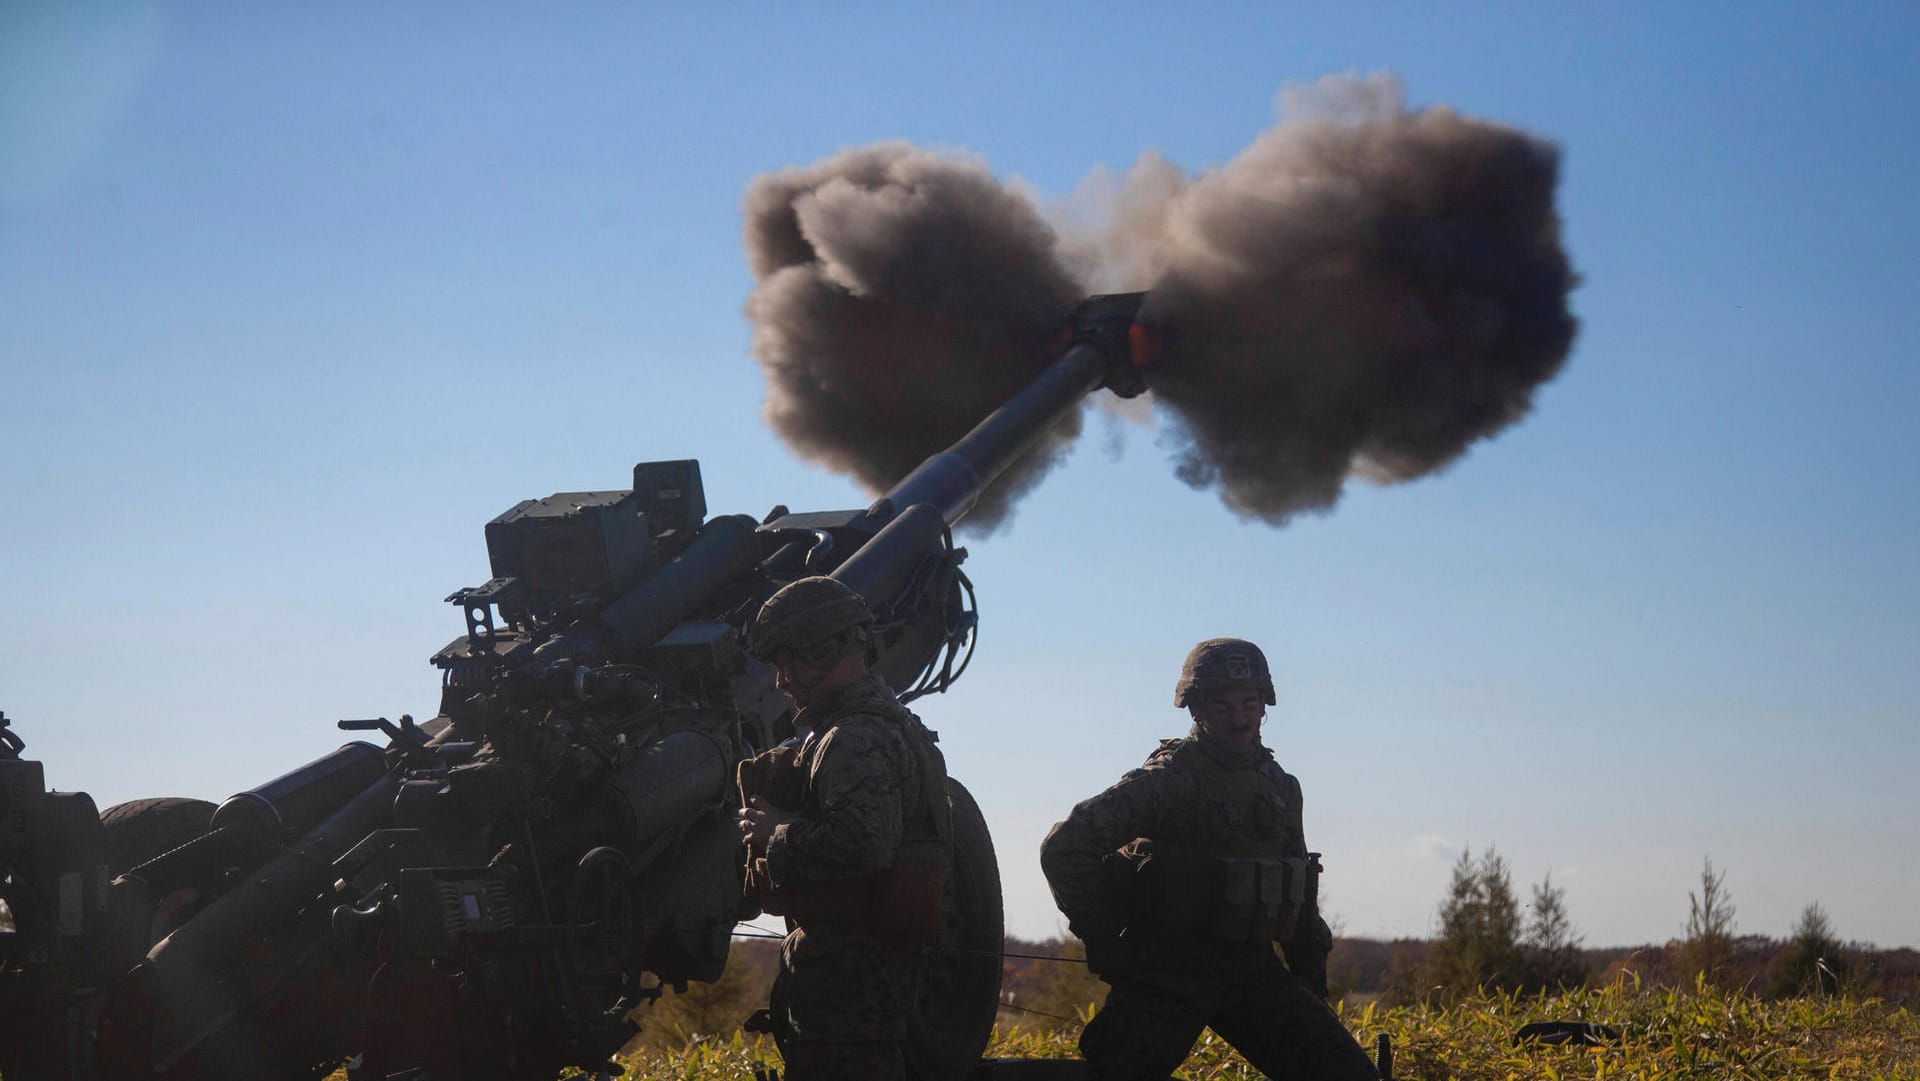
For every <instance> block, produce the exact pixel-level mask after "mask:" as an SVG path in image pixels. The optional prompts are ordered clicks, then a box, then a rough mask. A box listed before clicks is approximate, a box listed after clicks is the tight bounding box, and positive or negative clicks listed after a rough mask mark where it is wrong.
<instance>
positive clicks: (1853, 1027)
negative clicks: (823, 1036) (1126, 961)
mask: <svg viewBox="0 0 1920 1081" xmlns="http://www.w3.org/2000/svg"><path fill="white" fill-rule="evenodd" d="M1084 1015H1085V1011H1083V1016H1084ZM1342 1017H1343V1018H1344V1019H1345V1020H1346V1022H1347V1025H1348V1027H1349V1028H1351V1029H1352V1030H1353V1032H1354V1035H1355V1036H1356V1037H1357V1038H1358V1039H1359V1040H1360V1041H1361V1043H1362V1044H1363V1045H1365V1046H1367V1047H1372V1046H1373V1038H1374V1036H1375V1035H1376V1034H1377V1033H1382V1032H1384V1033H1386V1034H1387V1035H1388V1036H1389V1037H1391V1038H1392V1040H1393V1046H1394V1061H1395V1069H1394V1075H1395V1076H1396V1077H1399V1078H1403V1079H1408V1081H1520V1079H1527V1081H1532V1079H1543V1081H1562V1079H1573V1078H1596V1079H1600V1078H1610V1079H1616V1081H1679V1079H1683V1078H1686V1079H1693V1078H1698V1079H1707V1078H1711V1079H1714V1081H1774V1079H1780V1081H1800V1079H1808V1081H1811V1079H1816V1078H1818V1079H1823V1081H1824V1079H1847V1081H1891V1079H1896V1078H1898V1079H1907V1081H1913V1079H1920V1017H1916V1016H1915V1015H1914V1014H1913V1013H1911V1012H1909V1011H1908V1010H1905V1009H1900V1008H1896V1007H1892V1006H1888V1005H1887V1004H1885V1003H1884V1002H1881V1001H1880V1000H1878V999H1854V998H1848V997H1837V998H1832V997H1828V998H1806V999H1789V1000H1779V1001H1768V1000H1763V999H1760V998H1757V997H1753V996H1750V995H1746V994H1742V993H1739V992H1732V991H1723V990H1720V989H1718V988H1716V987H1714V986H1713V985H1711V984H1708V983H1705V982H1701V983H1699V984H1697V985H1696V986H1695V987H1694V988H1693V989H1692V990H1689V991H1674V990H1669V989H1664V988H1663V989H1657V990H1656V989H1643V988H1641V987H1640V986H1638V985H1637V984H1636V983H1634V982H1632V981H1623V982H1621V983H1618V984H1615V985H1613V986H1610V987H1605V988H1599V989H1594V990H1584V991H1576V992H1572V993H1568V994H1565V995H1559V996H1546V997H1541V996H1530V995H1520V994H1513V993H1505V994H1502V993H1488V994H1480V995H1473V996H1468V997H1466V998H1463V999H1461V1000H1460V1001H1458V1002H1456V1003H1455V1004H1453V1005H1451V1006H1446V1007H1440V1006H1407V1007H1396V1008H1392V1009H1376V1008H1374V1007H1371V1006H1367V1007H1362V1008H1359V1009H1357V1010H1344V1011H1343V1012H1342ZM1543 1020H1577V1021H1592V1022H1597V1023H1600V1024H1604V1025H1611V1026H1613V1027H1615V1028H1617V1029H1619V1030H1620V1032H1621V1039H1620V1042H1619V1043H1617V1044H1613V1045H1609V1046H1602V1047H1571V1046H1548V1045H1532V1046H1525V1047H1516V1046H1515V1045H1514V1043H1513V1033H1514V1031H1515V1030H1516V1029H1518V1028H1519V1027H1520V1026H1521V1025H1523V1024H1526V1023H1528V1022H1531V1021H1543ZM1074 1038H1075V1033H1074V1032H1073V1031H1072V1030H1071V1029H1070V1028H1068V1027H1065V1026H1061V1027H1057V1028H1054V1029H1050V1030H1049V1029H1040V1030H1034V1029H1028V1028H1018V1027H1003V1028H1001V1029H1000V1030H999V1031H998V1032H997V1033H996V1034H995V1038H994V1042H993V1045H992V1046H991V1047H990V1048H989V1049H988V1052H987V1053H988V1054H989V1055H990V1056H995V1057H1001V1056H1005V1057H1019V1058H1073V1057H1077V1052H1076V1051H1075V1049H1074ZM778 1061H779V1056H778V1054H777V1053H776V1052H775V1050H774V1048H773V1046H772V1044H771V1042H762V1041H751V1040H746V1039H742V1038H740V1037H737V1036H736V1037H732V1038H730V1039H726V1040H720V1039H705V1040H700V1041H697V1042H695V1043H693V1044H690V1045H687V1046H685V1047H683V1048H680V1049H678V1050H673V1051H668V1052H663V1053H656V1054H646V1055H641V1056H637V1057H635V1058H632V1059H628V1060H626V1062H627V1065H628V1067H629V1071H628V1076H629V1077H632V1078H640V1079H645V1081H667V1079H673V1081H723V1079H724V1081H737V1079H741V1078H749V1077H752V1076H753V1067H754V1065H755V1064H757V1063H762V1064H769V1065H777V1064H778ZM1181 1073H1182V1075H1183V1076H1185V1077H1187V1078H1189V1079H1193V1081H1200V1079H1208V1081H1211V1079H1214V1078H1235V1079H1238V1078H1250V1077H1255V1076H1257V1075H1256V1074H1254V1073H1253V1072H1252V1070H1251V1069H1250V1068H1249V1067H1248V1066H1247V1065H1246V1063H1245V1062H1244V1061H1242V1060H1241V1059H1240V1057H1239V1056H1238V1055H1235V1054H1234V1053H1233V1052H1232V1050H1231V1049H1229V1048H1228V1047H1227V1046H1226V1045H1225V1044H1224V1043H1220V1042H1219V1041H1217V1040H1214V1039H1213V1038H1212V1036H1211V1035H1208V1036H1203V1037H1202V1039H1201V1043H1200V1044H1199V1045H1198V1046H1196V1047H1195V1048H1194V1052H1193V1055H1192V1056H1191V1057H1189V1058H1188V1059H1187V1063H1186V1066H1185V1067H1184V1068H1183V1069H1182V1071H1181Z"/></svg>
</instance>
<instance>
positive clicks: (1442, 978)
mask: <svg viewBox="0 0 1920 1081" xmlns="http://www.w3.org/2000/svg"><path fill="white" fill-rule="evenodd" d="M1521 975H1522V965H1521V956H1520V903H1519V901H1518V900H1517V899H1515V897H1514V895H1513V875H1512V873H1511V872H1510V871H1509V870H1508V869H1507V861H1506V860H1504V859H1502V858H1501V857H1500V854H1499V853H1498V852H1496V851H1494V849H1493V848H1491V847H1489V848H1488V849H1487V854H1486V855H1485V856H1482V857H1481V858H1480V859H1478V860H1476V859H1474V858H1473V852H1472V850H1471V849H1468V850H1465V851H1462V852H1461V853H1460V859H1459V860H1458V861H1456V862H1455V863H1454V865H1453V879H1452V881H1451V882H1449V883H1448V886H1447V897H1446V900H1444V901H1442V902H1441V904H1440V936H1439V939H1438V940H1437V941H1436V942H1435V943H1434V945H1433V950H1432V952H1431V953H1430V954H1429V955H1428V958H1427V983H1428V984H1429V985H1431V986H1433V987H1434V989H1435V990H1436V991H1438V992H1439V993H1440V994H1442V995H1444V996H1447V997H1455V996H1458V995H1462V994H1467V993H1470V992H1472V991H1474V990H1476V989H1478V988H1482V987H1493V988H1511V987H1517V986H1519V985H1520V981H1521Z"/></svg>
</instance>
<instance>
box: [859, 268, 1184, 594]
mask: <svg viewBox="0 0 1920 1081" xmlns="http://www.w3.org/2000/svg"><path fill="white" fill-rule="evenodd" d="M1145 297H1146V294H1145V293H1116V294H1110V295H1107V296H1097V297H1090V298H1088V299H1087V300H1086V301H1085V302H1084V303H1082V304H1081V305H1080V307H1079V309H1078V310H1076V311H1075V312H1074V316H1073V322H1072V330H1073V332H1074V338H1073V340H1072V342H1071V343H1070V344H1069V345H1068V346H1067V348H1066V351H1065V352H1062V353H1061V354H1060V355H1059V356H1058V357H1056V358H1054V361H1053V363H1052V364H1049V365H1048V366H1047V367H1046V369H1045V370H1043V371H1042V372H1041V373H1040V374H1039V375H1038V376H1037V377H1035V379H1034V380H1033V382H1031V383H1028V384H1027V385H1026V386H1025V387H1022V388H1021V389H1020V391H1019V393H1017V394H1015V395H1014V396H1013V397H1012V398H1010V399H1008V400H1007V402H1006V404H1004V405H1002V406H1001V407H1000V408H998V409H996V410H994V411H993V412H992V413H989V414H987V417H986V419H985V420H982V421H981V422H980V423H979V424H976V425H974V427H973V430H972V431H970V432H968V433H967V434H966V435H964V436H961V437H960V441H959V442H957V443H955V444H954V445H953V446H951V447H948V448H947V449H946V450H943V451H941V452H940V453H938V454H935V455H933V456H932V457H930V458H928V459H927V460H926V461H924V462H921V463H920V464H919V465H918V466H917V467H915V468H914V470H913V472H911V473H908V474H907V475H906V476H905V477H903V478H902V479H901V480H900V482H899V483H897V484H895V485H894V486H893V487H892V488H890V489H888V490H887V493H886V494H885V495H883V496H881V497H880V499H879V500H878V501H877V502H875V503H874V505H873V507H872V509H871V510H870V511H869V512H868V513H869V514H871V515H872V516H873V517H875V518H876V519H878V520H881V521H886V523H887V524H886V527H885V528H883V529H881V530H880V532H879V533H878V534H877V535H876V536H875V537H874V538H873V540H871V541H869V542H867V543H866V544H865V545H863V546H862V547H861V549H860V550H859V551H858V552H856V553H854V554H853V556H852V557H850V558H849V559H848V560H847V561H846V562H845V563H843V564H841V565H840V567H839V568H838V569H837V570H835V571H834V572H833V577H834V578H837V579H839V580H840V581H841V582H844V583H846V585H848V586H849V587H851V588H852V589H853V591H854V592H856V593H859V594H860V595H861V596H863V597H865V598H867V600H868V601H869V602H870V603H871V602H872V601H874V600H875V599H877V598H881V597H886V596H890V595H891V594H892V593H893V591H894V590H895V589H896V588H897V587H898V586H899V585H900V583H901V582H902V581H904V580H905V579H906V577H907V576H908V575H909V574H911V573H912V571H913V567H914V560H912V559H909V558H902V556H903V555H904V554H905V553H911V552H918V551H922V550H924V549H925V548H926V546H927V545H929V544H931V543H932V542H934V541H935V540H937V539H938V538H939V537H940V534H941V532H942V531H944V530H945V529H946V528H947V527H949V526H951V525H953V524H955V523H956V522H958V521H960V519H962V518H964V517H966V514H967V512H968V511H970V510H972V509H973V506H974V504H975V503H976V502H977V501H978V500H979V498H980V493H981V492H982V491H983V490H985V489H986V486H987V485H989V484H991V483H993V481H994V480H995V478H997V477H999V476H1000V474H1001V473H1004V472H1006V469H1007V467H1008V466H1010V465H1012V464H1013V462H1014V460H1015V459H1016V458H1018V457H1019V456H1020V455H1021V454H1022V453H1023V452H1024V451H1026V450H1027V448H1029V447H1031V446H1033V444H1034V442H1035V441H1036V440H1038V439H1039V438H1040V437H1041V436H1042V435H1043V434H1045V432H1046V431H1047V429H1049V428H1051V427H1053V425H1054V423H1055V422H1057V421H1058V420H1059V419H1060V418H1061V417H1063V416H1065V415H1066V414H1067V413H1068V412H1069V411H1070V410H1072V409H1074V408H1076V407H1078V406H1079V404H1080V402H1081V401H1082V400H1084V399H1085V398H1086V396H1087V395H1089V394H1091V393H1093V392H1094V391H1095V390H1098V389H1099V388H1100V387H1102V386H1108V387H1111V388H1113V389H1114V391H1115V392H1116V393H1120V394H1122V395H1125V396H1131V395H1133V394H1137V393H1139V391H1140V389H1141V384H1140V383H1139V381H1138V380H1139V373H1138V372H1137V371H1136V370H1134V368H1133V364H1132V361H1133V357H1132V354H1131V352H1130V346H1129V337H1128V331H1129V329H1130V328H1131V327H1132V325H1133V317H1134V315H1135V313H1137V312H1138V311H1139V309H1140V302H1141V301H1142V300H1143V299H1144V298H1145Z"/></svg>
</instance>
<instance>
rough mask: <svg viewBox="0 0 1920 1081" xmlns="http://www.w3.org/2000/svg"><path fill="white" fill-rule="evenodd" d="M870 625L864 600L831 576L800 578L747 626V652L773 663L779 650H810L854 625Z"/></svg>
mask: <svg viewBox="0 0 1920 1081" xmlns="http://www.w3.org/2000/svg"><path fill="white" fill-rule="evenodd" d="M872 624H873V612H872V611H870V610H869V609H868V608H867V602H865V601H863V600H861V599H860V595H859V594H858V593H855V592H854V591H853V590H851V589H849V588H847V586H846V585H845V584H844V583H842V582H839V581H837V580H835V579H832V578H826V577H821V576H815V577H812V578H801V579H798V580H796V581H792V582H788V583H787V584H786V585H784V586H781V587H780V589H779V590H778V591H777V592H775V593H774V595H773V596H771V597H768V598H767V603H765V604H763V605H761V606H760V612H759V614H758V615H756V616H754V617H753V623H752V625H751V626H749V627H748V628H747V652H749V653H751V654H753V655H754V656H755V657H756V658H758V659H760V660H762V661H766V662H767V663H769V664H771V663H773V658H774V656H775V655H776V654H778V653H780V651H782V650H786V649H792V650H797V651H799V652H800V653H802V654H807V653H813V652H815V651H817V650H819V649H821V648H822V647H825V646H827V645H829V644H830V643H832V641H833V640H834V638H835V637H836V636H838V635H840V634H843V633H844V632H846V631H849V630H853V629H854V628H856V627H859V628H865V627H869V626H871V625H872Z"/></svg>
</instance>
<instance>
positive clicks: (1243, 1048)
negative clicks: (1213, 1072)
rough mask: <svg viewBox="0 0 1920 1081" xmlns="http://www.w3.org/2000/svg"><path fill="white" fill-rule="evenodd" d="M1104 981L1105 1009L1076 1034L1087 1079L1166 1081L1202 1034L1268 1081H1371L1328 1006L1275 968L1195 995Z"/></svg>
mask: <svg viewBox="0 0 1920 1081" xmlns="http://www.w3.org/2000/svg"><path fill="white" fill-rule="evenodd" d="M1182 975H1183V976H1190V975H1193V974H1190V973H1183V974H1182ZM1112 983H1113V990H1112V991H1110V992H1109V993H1108V995H1107V1003H1106V1005H1105V1006H1103V1007H1101V1009H1100V1012H1099V1013H1098V1014H1097V1015H1095V1016H1094V1019H1093V1020H1092V1021H1091V1022H1089V1023H1088V1025H1087V1028H1086V1031H1085V1032H1083V1033H1081V1035H1080V1054H1081V1055H1082V1056H1083V1057H1085V1058H1086V1060H1087V1065H1088V1074H1087V1076H1088V1077H1089V1078H1090V1079H1092V1081H1134V1079H1142V1081H1144V1079H1147V1078H1151V1079H1152V1081H1164V1079H1165V1078H1166V1077H1168V1076H1169V1075H1171V1074H1172V1073H1173V1071H1174V1070H1176V1069H1178V1068H1179V1067H1180V1064H1181V1063H1182V1062H1185V1061H1186V1058H1187V1055H1188V1054H1189V1053H1190V1052H1191V1051H1192V1050H1193V1044H1194V1041H1195V1040H1198V1039H1199V1038H1200V1031H1201V1030H1202V1029H1205V1028H1210V1029H1212V1030H1213V1031H1214V1034H1215V1035H1217V1036H1219V1037H1220V1038H1221V1039H1223V1040H1225V1041H1227V1042H1228V1043H1230V1044H1232V1045H1233V1048H1234V1050H1236V1051H1238V1052H1240V1054H1241V1055H1242V1056H1244V1057H1245V1058H1246V1060H1247V1061H1248V1062H1249V1063H1251V1064H1252V1065H1253V1068H1254V1069H1256V1070H1259V1071H1260V1072H1261V1073H1263V1074H1265V1075H1266V1076H1268V1077H1270V1078H1274V1079H1275V1081H1296V1079H1297V1081H1376V1079H1377V1078H1378V1077H1379V1074H1378V1073H1376V1072H1375V1071H1374V1068H1373V1063H1372V1062H1371V1061H1370V1060H1369V1059H1368V1058H1367V1054H1366V1052H1364V1051H1362V1050H1361V1049H1360V1045H1359V1044H1358V1043H1355V1042H1354V1039H1353V1036H1352V1035H1351V1034H1350V1033H1348V1032H1347V1029H1346V1026H1345V1025H1342V1024H1341V1023H1340V1019H1339V1018H1338V1017H1336V1016H1335V1015H1334V1013H1333V1011H1332V1010H1330V1009H1328V1008H1327V1004H1326V1003H1325V1002H1322V1001H1321V1000H1320V999H1319V998H1318V997H1317V996H1315V995H1314V993H1313V991H1312V990H1311V989H1309V988H1308V987H1307V985H1306V984H1305V983H1304V982H1302V981H1301V980H1300V979H1298V978H1297V977H1295V976H1294V975H1293V974H1292V973H1289V972H1288V971H1287V970H1286V968H1285V967H1284V966H1282V965H1281V964H1280V963H1279V961H1277V960H1275V961H1274V963H1273V964H1272V965H1262V966H1260V967H1259V968H1257V969H1255V970H1253V971H1250V972H1249V971H1238V972H1223V973H1221V974H1220V976H1219V978H1218V979H1209V980H1206V981H1204V984H1205V989H1204V990H1201V991H1199V992H1198V993H1185V992H1182V991H1176V990H1173V989H1170V988H1168V987H1164V986H1160V985H1158V984H1155V983H1151V982H1148V981H1147V980H1146V979H1127V978H1120V979H1115V980H1113V981H1112ZM1181 983H1182V984H1184V985H1185V986H1187V987H1189V988H1192V987H1195V986H1196V984H1194V983H1193V982H1191V981H1189V980H1182V981H1181Z"/></svg>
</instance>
